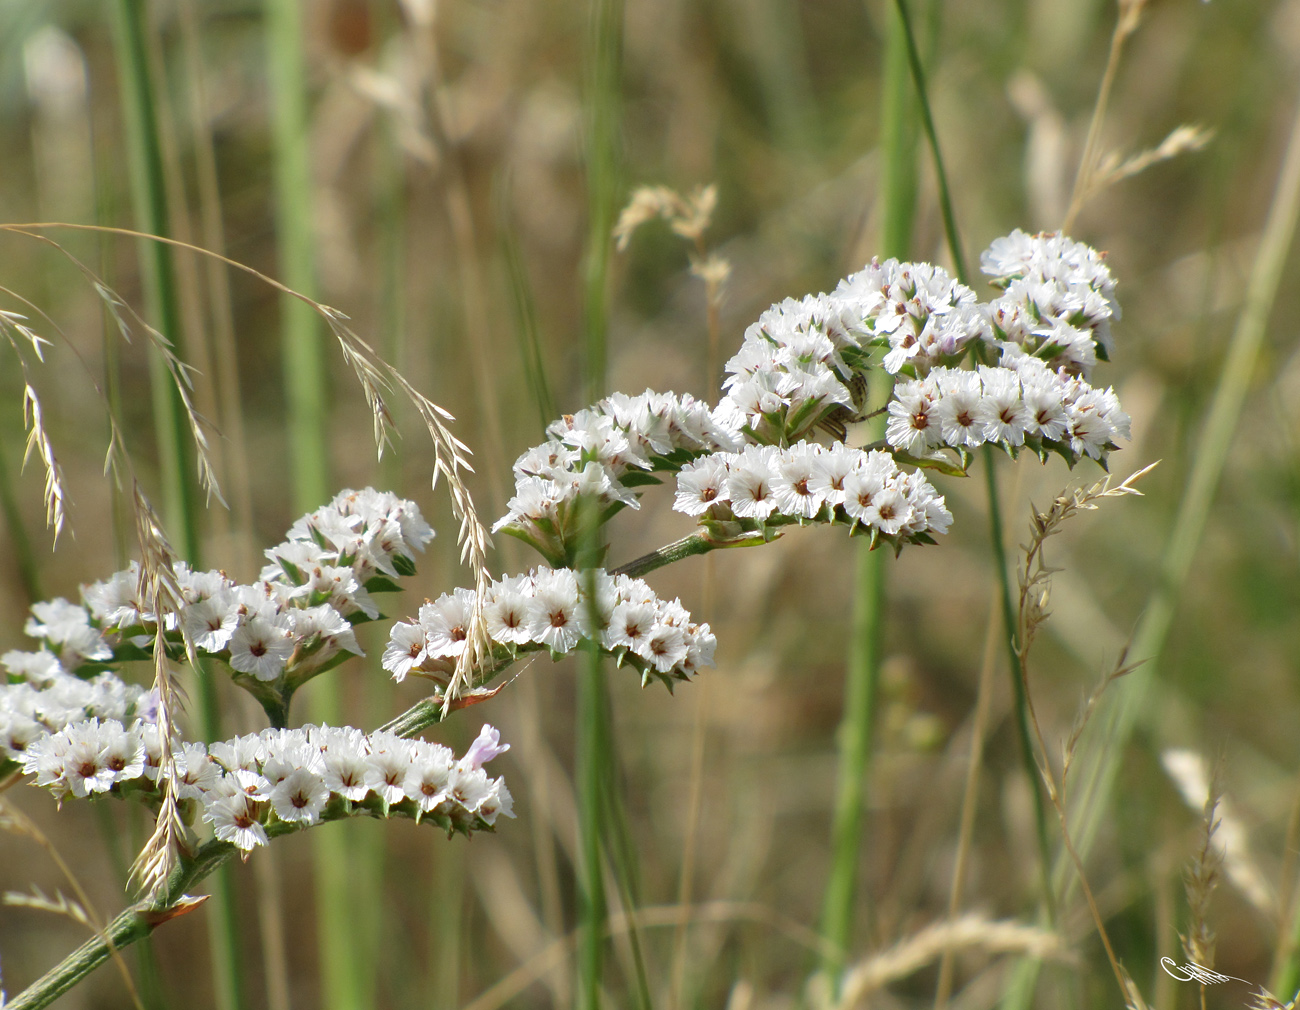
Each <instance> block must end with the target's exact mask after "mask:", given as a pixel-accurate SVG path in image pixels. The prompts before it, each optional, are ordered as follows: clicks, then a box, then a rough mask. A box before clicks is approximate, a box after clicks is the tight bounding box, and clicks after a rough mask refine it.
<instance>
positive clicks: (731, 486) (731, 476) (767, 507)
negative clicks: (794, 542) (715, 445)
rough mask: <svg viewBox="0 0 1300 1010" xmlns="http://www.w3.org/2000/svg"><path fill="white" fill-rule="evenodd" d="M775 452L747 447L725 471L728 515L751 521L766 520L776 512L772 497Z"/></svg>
mask: <svg viewBox="0 0 1300 1010" xmlns="http://www.w3.org/2000/svg"><path fill="white" fill-rule="evenodd" d="M774 462H775V450H773V449H772V447H771V446H763V447H761V448H760V447H758V446H746V447H745V449H744V451H743V452H742V453H741V454H740V455H739V456H738V457H737V458H735V459H734V460H732V461H731V464H730V466H729V467H728V468H727V469H728V473H727V497H728V498H729V499H730V500H731V511H732V512H733V513H735V514H736V515H738V516H742V517H745V518H750V519H766V518H767V517H768V516H770V515H771V514H772V511H773V509H775V508H776V500H775V499H774V498H773V496H772V478H773V476H774V474H773V464H774Z"/></svg>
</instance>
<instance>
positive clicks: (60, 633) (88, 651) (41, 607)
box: [23, 597, 113, 670]
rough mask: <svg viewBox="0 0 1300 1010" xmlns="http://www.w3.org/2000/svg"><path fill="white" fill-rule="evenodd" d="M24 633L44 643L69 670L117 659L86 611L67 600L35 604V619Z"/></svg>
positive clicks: (28, 624)
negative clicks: (93, 625) (91, 622)
mask: <svg viewBox="0 0 1300 1010" xmlns="http://www.w3.org/2000/svg"><path fill="white" fill-rule="evenodd" d="M23 630H24V631H25V632H26V633H27V634H28V635H30V636H31V637H32V638H40V639H43V640H44V641H45V647H46V648H47V649H49V650H50V652H51V653H52V654H53V655H55V656H56V657H57V658H58V661H59V663H60V664H61V665H62V666H63V667H64V668H65V669H68V670H75V669H76V668H77V667H79V666H81V665H82V664H83V663H87V662H103V661H104V660H107V659H112V658H113V649H112V647H111V646H110V645H109V644H108V643H107V642H106V641H104V639H103V637H102V636H101V635H100V633H99V631H98V630H97V629H96V628H93V627H91V624H90V614H89V613H87V611H86V608H85V607H81V606H78V605H77V604H75V603H69V602H68V601H67V600H65V599H63V597H59V598H58V599H57V600H49V601H46V602H42V603H33V604H32V616H31V617H29V618H28V619H27V624H26V626H25V627H24V628H23Z"/></svg>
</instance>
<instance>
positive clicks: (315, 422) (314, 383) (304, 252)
mask: <svg viewBox="0 0 1300 1010" xmlns="http://www.w3.org/2000/svg"><path fill="white" fill-rule="evenodd" d="M264 11H265V21H266V25H265V28H266V46H267V79H268V83H269V85H270V93H271V107H272V119H273V122H272V129H273V137H274V158H273V170H274V183H275V200H276V238H277V241H278V243H279V264H280V273H281V276H282V277H283V278H284V281H285V283H286V284H287V285H288V286H289V287H291V288H293V289H294V290H295V291H299V292H304V293H307V294H309V295H314V294H315V292H316V290H317V284H316V263H315V254H314V249H313V246H314V235H313V230H312V220H313V217H312V176H311V170H310V166H309V162H308V158H309V144H310V124H309V120H308V109H307V90H306V67H305V63H304V59H303V46H302V24H301V5H300V4H299V3H298V2H297V0H266V3H265V7H264ZM280 311H281V320H280V334H281V353H282V354H283V361H284V386H285V402H286V406H287V411H288V430H289V455H290V459H291V460H292V464H291V467H292V469H291V477H292V482H293V502H294V509H295V511H298V512H306V511H309V510H311V509H314V508H316V507H318V506H319V505H320V504H321V503H322V502H324V501H326V500H328V497H329V488H328V483H329V477H328V470H329V463H328V460H329V456H328V448H327V443H326V435H327V432H326V426H327V423H328V415H327V411H326V402H327V397H328V393H327V387H326V370H325V355H324V349H323V346H322V339H321V337H322V334H321V332H320V326H319V323H318V322H317V320H316V316H315V313H313V312H312V311H311V310H310V309H309V308H308V307H307V306H306V305H304V304H303V303H302V302H300V301H298V300H297V299H289V298H282V299H281V302H280ZM310 711H311V715H312V718H313V720H315V721H317V722H321V723H329V724H332V725H338V724H339V723H340V722H341V715H342V700H341V690H340V682H339V680H338V679H337V678H323V682H322V683H320V684H317V685H316V687H315V689H314V690H313V692H312V696H311V708H310ZM349 840H350V836H349V832H347V830H346V829H337V830H334V831H322V832H320V833H319V834H317V835H316V836H315V837H314V838H313V840H312V841H313V865H314V873H315V891H316V918H317V943H318V949H319V956H320V974H321V988H322V990H323V1002H324V1005H325V1006H326V1007H329V1008H331V1010H356V1008H358V1007H363V1006H366V1005H369V1000H368V995H369V994H367V993H365V992H364V989H365V985H364V978H365V970H364V968H363V966H362V965H361V963H360V952H359V948H358V946H357V944H356V943H355V942H353V939H354V938H353V935H352V931H353V922H352V909H351V907H350V902H349V901H348V885H347V881H348V866H349V848H350V846H349V844H348V842H349Z"/></svg>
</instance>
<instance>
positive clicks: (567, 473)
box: [492, 390, 741, 542]
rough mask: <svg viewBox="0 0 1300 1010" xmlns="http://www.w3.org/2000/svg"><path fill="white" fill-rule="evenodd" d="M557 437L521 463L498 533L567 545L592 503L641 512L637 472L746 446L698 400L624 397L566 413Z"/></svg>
mask: <svg viewBox="0 0 1300 1010" xmlns="http://www.w3.org/2000/svg"><path fill="white" fill-rule="evenodd" d="M546 433H547V435H548V436H549V438H548V439H547V441H546V442H544V443H542V444H541V445H539V446H535V447H533V448H532V449H529V450H528V451H527V452H525V453H524V454H523V455H522V456H520V457H519V458H518V459H517V460H515V464H514V473H515V496H514V497H513V498H511V499H510V502H509V509H510V511H509V512H507V513H506V515H504V516H502V517H501V518H500V519H499V520H498V521H497V523H496V525H494V526H493V527H492V531H493V532H494V533H495V532H497V531H498V530H501V529H503V528H506V529H510V528H513V529H514V530H516V531H520V532H523V533H525V534H526V535H528V536H529V537H531V538H533V539H535V540H537V541H541V542H546V541H554V540H556V539H557V538H558V539H561V540H562V539H563V535H564V532H565V530H566V528H567V525H568V524H569V523H570V522H571V520H572V518H573V517H572V514H571V509H570V506H571V505H572V503H573V502H574V501H575V500H576V499H578V498H579V497H590V498H592V499H594V500H596V501H597V502H598V503H599V504H600V506H601V507H602V508H604V507H607V506H610V505H629V506H631V507H632V508H639V507H640V503H639V502H638V501H637V497H636V494H635V492H634V491H633V490H632V487H631V486H629V485H627V484H625V483H624V482H623V478H624V477H625V475H627V474H628V473H629V471H639V472H645V471H650V470H655V469H661V468H664V467H670V468H671V467H672V466H673V465H674V464H673V463H672V462H671V461H670V460H669V459H668V457H670V456H672V455H674V454H677V453H685V454H687V458H689V456H690V455H692V454H696V453H700V452H710V451H713V450H715V449H731V448H736V447H738V446H739V444H740V441H741V440H740V439H739V438H738V437H737V436H736V435H735V434H734V433H733V432H732V431H730V430H728V429H727V428H726V427H725V426H723V425H722V424H720V423H718V421H717V420H715V418H714V416H713V414H712V413H711V412H710V409H709V407H708V405H707V404H705V403H703V402H701V401H699V400H696V399H695V398H694V397H693V396H691V395H690V394H685V395H682V396H678V395H677V394H676V393H655V392H653V391H651V390H646V391H645V392H644V393H642V394H641V395H640V396H627V395H624V394H621V393H618V394H615V395H613V396H611V397H609V398H607V399H604V400H601V401H600V402H599V403H597V404H596V405H595V406H594V407H590V408H588V409H586V410H580V411H579V412H578V413H576V414H566V415H565V416H564V417H562V418H561V419H560V420H558V421H556V422H554V423H553V424H551V425H550V427H548V428H547V431H546Z"/></svg>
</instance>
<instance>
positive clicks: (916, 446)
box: [885, 381, 943, 456]
mask: <svg viewBox="0 0 1300 1010" xmlns="http://www.w3.org/2000/svg"><path fill="white" fill-rule="evenodd" d="M885 439H886V440H887V441H888V442H889V444H890V445H892V446H893V447H894V448H896V449H902V450H903V451H904V452H908V453H911V454H912V455H913V456H920V455H922V454H923V453H924V452H925V451H926V450H927V449H928V448H929V447H930V446H933V445H938V444H939V443H940V442H941V441H942V440H943V435H942V429H941V426H940V422H939V419H938V417H937V416H934V402H933V400H932V398H931V396H930V393H929V390H928V389H927V387H926V385H925V384H924V383H922V382H916V381H914V382H902V383H899V384H898V385H897V386H895V387H894V398H893V399H892V400H890V401H889V422H888V425H887V427H886V430H885Z"/></svg>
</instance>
